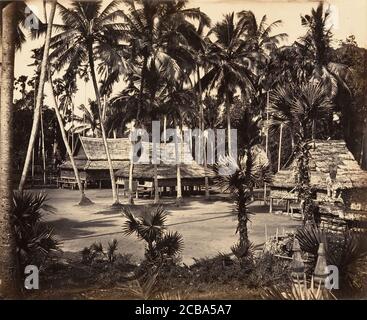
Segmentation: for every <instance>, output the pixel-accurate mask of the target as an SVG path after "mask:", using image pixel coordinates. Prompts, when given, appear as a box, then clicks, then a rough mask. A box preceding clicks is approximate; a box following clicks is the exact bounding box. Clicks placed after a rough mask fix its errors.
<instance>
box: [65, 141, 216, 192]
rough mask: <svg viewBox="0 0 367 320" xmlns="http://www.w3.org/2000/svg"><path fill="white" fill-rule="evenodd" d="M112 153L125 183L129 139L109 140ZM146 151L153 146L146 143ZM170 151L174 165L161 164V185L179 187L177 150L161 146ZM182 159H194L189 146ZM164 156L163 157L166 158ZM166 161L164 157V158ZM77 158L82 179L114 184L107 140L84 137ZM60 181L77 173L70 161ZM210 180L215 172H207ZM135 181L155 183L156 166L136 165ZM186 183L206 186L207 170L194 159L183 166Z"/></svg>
mask: <svg viewBox="0 0 367 320" xmlns="http://www.w3.org/2000/svg"><path fill="white" fill-rule="evenodd" d="M107 142H108V147H109V151H110V154H111V158H112V165H113V168H114V170H115V171H116V177H117V182H118V183H120V184H123V182H124V179H127V178H128V176H129V165H130V160H129V159H130V150H131V142H130V141H129V139H128V138H119V139H107ZM143 148H148V149H149V151H150V150H151V148H152V145H151V143H143ZM165 150H166V151H167V152H166V158H167V159H162V161H163V160H167V161H168V160H169V161H171V162H172V163H171V164H165V163H163V162H161V164H160V165H158V179H159V181H160V182H159V185H160V186H175V185H176V165H174V163H175V162H174V160H175V150H174V148H173V147H172V145H170V144H167V145H166V146H165V145H164V144H161V152H162V154H163V151H165ZM182 151H183V152H182V159H184V158H185V159H186V160H190V159H191V160H192V156H191V151H190V148H189V146H188V145H187V144H184V145H183V150H182ZM162 157H163V156H162ZM163 158H164V157H163ZM74 159H75V162H76V165H77V168H78V170H79V172H80V176H81V179H82V180H83V181H84V183H91V182H99V183H100V184H101V182H102V181H106V182H108V181H110V176H109V166H108V161H107V155H106V152H105V149H104V145H103V141H102V139H100V138H89V137H80V139H79V140H78V143H77V144H76V148H75V150H74ZM60 169H61V174H60V176H61V177H60V178H61V179H64V180H67V179H73V178H74V173H73V169H72V166H71V163H70V160H67V161H66V162H65V163H63V164H62V165H61V166H60ZM207 176H208V177H213V176H214V173H213V171H212V170H209V169H208V171H207ZM133 177H134V180H140V181H152V180H153V179H154V166H153V165H152V164H135V165H134V173H133ZM181 177H182V184H183V185H184V186H185V185H196V186H197V185H202V184H204V177H205V171H204V167H203V166H201V165H199V164H197V163H196V162H195V161H194V160H192V161H190V163H189V164H181Z"/></svg>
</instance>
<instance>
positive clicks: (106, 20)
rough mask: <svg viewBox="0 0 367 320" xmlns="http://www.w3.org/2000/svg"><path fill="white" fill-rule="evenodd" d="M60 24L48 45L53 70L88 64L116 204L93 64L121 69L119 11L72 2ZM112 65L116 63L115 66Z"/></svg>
mask: <svg viewBox="0 0 367 320" xmlns="http://www.w3.org/2000/svg"><path fill="white" fill-rule="evenodd" d="M58 9H59V12H60V15H61V18H62V21H63V25H62V26H60V27H59V28H60V29H61V32H60V33H59V34H57V35H55V36H54V37H53V38H52V41H51V48H52V49H53V52H52V53H51V58H52V59H53V61H54V67H55V68H56V70H60V69H61V68H63V67H64V66H67V70H76V69H77V68H78V66H81V65H82V64H83V63H85V62H87V63H88V64H89V69H90V70H89V71H90V74H91V79H92V83H93V88H94V93H95V96H96V102H97V105H98V115H99V120H100V123H101V133H102V140H103V144H104V148H105V152H106V155H107V161H108V164H109V171H110V177H111V185H112V195H113V201H114V204H118V203H119V201H118V194H117V190H116V183H115V174H114V170H113V167H112V160H111V156H110V152H109V149H108V143H107V136H106V131H105V128H104V124H103V121H102V119H103V116H102V115H103V108H102V101H101V94H100V90H99V88H98V84H97V76H96V63H97V62H101V64H102V69H103V66H108V65H113V66H114V67H116V61H118V66H123V65H124V64H123V61H124V59H123V53H122V49H123V48H121V47H120V46H119V41H120V40H122V39H123V37H124V36H123V33H122V32H121V31H122V30H123V29H124V24H123V23H122V22H119V21H116V20H117V19H118V18H119V17H122V16H123V12H122V11H121V10H119V9H118V1H112V2H110V3H109V4H108V5H107V6H106V7H105V8H104V9H103V10H102V1H94V2H78V1H73V2H72V3H71V6H70V8H66V7H64V6H63V5H61V4H58ZM114 62H115V63H114Z"/></svg>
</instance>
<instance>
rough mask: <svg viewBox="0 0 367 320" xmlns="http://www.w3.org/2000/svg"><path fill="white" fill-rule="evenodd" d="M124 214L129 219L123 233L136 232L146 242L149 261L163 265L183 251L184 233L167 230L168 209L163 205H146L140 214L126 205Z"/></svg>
mask: <svg viewBox="0 0 367 320" xmlns="http://www.w3.org/2000/svg"><path fill="white" fill-rule="evenodd" d="M124 215H125V217H126V218H127V220H126V222H125V224H124V226H123V233H124V234H125V235H127V236H130V235H133V234H135V235H136V236H137V238H138V239H139V240H142V241H144V242H145V243H146V249H145V257H146V259H147V260H148V261H150V262H152V263H153V264H155V265H162V264H163V263H166V262H167V261H168V260H169V261H173V260H174V259H175V258H177V257H178V256H179V254H180V253H181V252H182V250H183V239H182V235H181V234H180V233H178V232H172V231H168V230H167V227H166V220H167V211H166V210H165V209H164V208H163V207H162V206H156V207H153V208H149V207H144V210H143V212H142V213H141V214H140V215H139V216H137V215H136V214H134V213H133V212H132V211H131V210H130V208H129V207H125V208H124Z"/></svg>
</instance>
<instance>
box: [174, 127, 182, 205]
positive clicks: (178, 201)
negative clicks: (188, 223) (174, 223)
mask: <svg viewBox="0 0 367 320" xmlns="http://www.w3.org/2000/svg"><path fill="white" fill-rule="evenodd" d="M176 130H177V133H176V134H177V135H179V141H180V142H179V143H180V146H179V148H180V152H178V146H177V140H176V143H175V144H176V152H177V153H176V161H177V164H176V180H177V195H176V205H177V206H180V205H181V202H182V184H181V159H182V149H183V148H182V146H183V142H182V124H181V125H180V126H177V127H176ZM177 154H178V157H177Z"/></svg>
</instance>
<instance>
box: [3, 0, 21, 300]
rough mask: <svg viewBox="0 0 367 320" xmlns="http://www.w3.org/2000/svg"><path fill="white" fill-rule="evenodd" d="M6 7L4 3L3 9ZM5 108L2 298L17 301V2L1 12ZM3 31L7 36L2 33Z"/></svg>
mask: <svg viewBox="0 0 367 320" xmlns="http://www.w3.org/2000/svg"><path fill="white" fill-rule="evenodd" d="M1 7H2V5H1V4H0V9H1ZM0 13H1V14H2V18H0V23H1V24H0V25H1V26H2V27H1V30H0V35H1V40H2V41H1V46H2V52H1V54H2V59H1V62H2V64H1V69H2V70H1V89H0V91H1V95H0V98H1V104H0V106H1V108H0V137H1V138H0V150H1V153H0V206H1V207H0V299H2V298H4V299H5V298H7V299H9V298H16V297H17V296H18V293H19V291H18V290H19V269H18V263H17V255H16V247H15V239H14V234H13V230H12V226H11V210H12V203H13V190H12V183H11V182H12V178H13V177H12V132H13V127H12V120H13V88H14V56H15V45H14V44H15V37H16V24H15V21H16V20H15V15H16V2H14V1H13V2H11V3H10V4H8V5H7V6H6V7H5V8H4V9H2V10H0ZM2 30H4V33H3V34H2V32H1V31H2Z"/></svg>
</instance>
